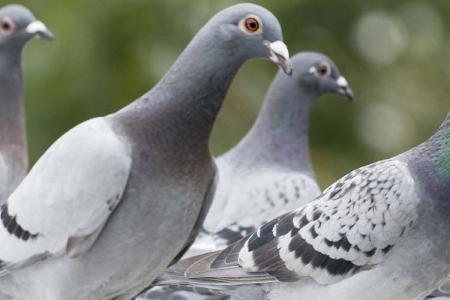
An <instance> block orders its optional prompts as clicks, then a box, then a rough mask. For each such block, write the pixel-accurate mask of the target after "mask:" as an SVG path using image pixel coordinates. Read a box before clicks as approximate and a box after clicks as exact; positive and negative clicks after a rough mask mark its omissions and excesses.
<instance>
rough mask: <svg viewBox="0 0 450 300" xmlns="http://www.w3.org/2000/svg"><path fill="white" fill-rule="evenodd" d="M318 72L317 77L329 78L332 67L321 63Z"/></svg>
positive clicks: (317, 68)
mask: <svg viewBox="0 0 450 300" xmlns="http://www.w3.org/2000/svg"><path fill="white" fill-rule="evenodd" d="M316 71H317V75H319V76H322V77H325V76H329V75H330V73H331V68H330V65H328V64H327V63H320V64H319V65H318V66H317V67H316Z"/></svg>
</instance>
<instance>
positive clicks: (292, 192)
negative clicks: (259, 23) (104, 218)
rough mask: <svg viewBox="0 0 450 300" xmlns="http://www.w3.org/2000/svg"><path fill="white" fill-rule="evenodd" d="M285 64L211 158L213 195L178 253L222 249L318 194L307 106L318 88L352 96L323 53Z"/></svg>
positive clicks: (155, 293) (156, 293) (153, 293)
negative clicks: (245, 126) (255, 108)
mask: <svg viewBox="0 0 450 300" xmlns="http://www.w3.org/2000/svg"><path fill="white" fill-rule="evenodd" d="M291 62H292V66H293V74H292V76H288V75H286V74H285V73H284V72H282V71H280V72H278V74H277V75H276V77H275V79H274V81H273V83H272V85H271V87H270V89H269V91H268V94H267V97H266V99H265V101H264V105H263V108H262V110H261V112H260V114H259V116H258V118H257V120H256V122H255V124H254V126H253V127H252V128H251V130H250V131H249V133H248V134H247V135H246V137H244V138H243V139H242V141H241V142H240V143H239V144H238V145H237V146H236V147H234V148H233V149H231V150H230V151H229V152H227V153H226V154H224V155H222V156H220V157H219V158H217V160H216V164H217V167H218V174H219V176H218V178H219V180H218V183H217V187H216V194H215V195H214V199H213V203H212V205H211V208H210V211H209V213H208V215H207V217H206V219H205V222H204V224H203V226H202V228H201V230H200V233H199V236H198V237H197V239H196V241H195V242H194V244H193V245H192V247H191V248H190V249H189V251H188V252H187V253H186V254H185V257H189V256H193V255H195V254H200V253H203V252H206V251H214V250H218V249H223V248H225V247H227V246H229V245H230V244H231V243H234V242H236V241H238V240H239V239H241V238H243V237H245V236H246V235H247V234H248V233H250V232H252V231H253V230H255V229H256V228H257V227H259V226H260V225H262V224H263V223H264V222H267V221H270V220H271V219H272V218H273V217H274V216H277V215H280V214H282V213H285V212H288V211H291V210H293V209H295V208H296V207H298V206H299V205H303V204H306V203H308V202H309V201H311V200H313V199H314V198H315V197H316V196H318V195H319V194H320V192H321V191H320V188H319V185H318V184H317V182H316V179H315V176H314V171H313V168H312V164H311V160H310V155H309V141H308V128H309V117H310V111H311V108H312V105H313V104H314V102H315V101H316V100H317V99H318V98H319V97H320V96H321V95H323V94H326V93H337V94H340V95H343V96H345V97H346V98H347V99H349V100H352V99H353V92H352V90H351V88H350V87H349V85H348V83H347V80H346V79H345V77H343V76H341V74H340V72H339V70H338V69H337V67H336V65H335V64H334V62H333V61H331V60H330V59H329V58H328V57H326V56H325V55H323V54H320V53H314V52H301V53H298V54H297V55H295V56H293V57H292V58H291ZM174 288H175V287H174ZM174 288H172V289H171V288H170V287H155V288H153V289H152V290H150V291H149V292H148V293H147V294H146V295H145V296H143V297H142V298H143V299H166V298H165V297H164V296H163V295H164V294H168V295H171V294H172V292H173V289H174ZM171 290H172V291H171ZM175 291H176V289H175ZM183 294H184V295H186V293H185V292H183ZM166 297H168V296H166ZM170 297H173V295H171V296H170ZM181 297H182V296H181V295H179V298H180V299H181ZM185 297H186V296H185ZM191 297H192V299H195V298H196V297H195V296H193V295H191ZM188 299H191V298H188Z"/></svg>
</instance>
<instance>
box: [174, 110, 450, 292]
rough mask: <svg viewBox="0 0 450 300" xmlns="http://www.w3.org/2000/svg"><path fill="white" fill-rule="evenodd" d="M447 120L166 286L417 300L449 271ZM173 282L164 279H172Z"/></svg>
mask: <svg viewBox="0 0 450 300" xmlns="http://www.w3.org/2000/svg"><path fill="white" fill-rule="evenodd" d="M449 199H450V113H449V114H448V115H447V118H446V120H445V121H444V123H443V124H442V125H441V127H440V128H439V129H438V130H437V132H436V133H435V134H434V135H433V136H432V137H431V138H430V139H428V140H427V141H426V142H424V143H422V144H421V145H419V146H417V147H415V148H413V149H411V150H409V151H407V152H404V153H402V154H400V155H398V156H395V157H393V158H391V159H387V160H383V161H379V162H376V163H373V164H371V165H368V166H365V167H361V168H359V169H356V170H354V171H352V172H351V173H349V174H347V175H346V176H344V177H343V178H341V179H340V180H338V181H337V182H336V183H334V184H333V185H331V186H330V187H329V188H328V189H326V190H325V191H324V192H323V194H321V195H320V196H319V197H317V198H316V199H315V200H313V201H311V202H309V203H308V204H306V205H304V206H301V207H300V208H298V209H296V210H294V211H292V212H289V213H286V214H284V215H281V216H280V217H278V218H276V219H273V220H272V221H270V222H268V223H266V224H264V225H263V226H261V227H259V228H258V229H257V230H256V231H255V232H254V233H252V234H250V235H249V236H247V237H246V238H244V239H242V240H240V241H239V242H237V243H235V244H233V245H231V246H230V247H228V248H226V249H225V250H223V251H216V252H211V253H206V254H203V255H200V256H198V257H194V258H190V259H187V260H185V261H180V262H179V263H178V264H177V265H176V266H175V267H174V268H172V269H171V270H170V273H169V275H170V276H171V279H170V280H167V282H169V283H173V281H178V282H180V281H181V282H183V281H185V282H188V283H189V282H193V283H196V284H200V285H206V286H208V285H209V286H221V285H242V284H244V285H245V284H256V283H258V284H262V285H263V286H265V287H266V288H267V290H268V291H267V295H266V296H267V299H271V300H294V299H295V300H298V299H308V300H318V299H339V300H350V299H365V300H379V299H383V300H394V299H395V300H414V299H415V300H422V299H423V298H424V297H426V296H427V295H428V294H430V293H431V292H432V291H433V290H434V289H435V288H436V287H437V286H438V284H439V283H440V282H441V280H442V278H445V277H446V276H447V275H448V274H449V273H450V252H449V251H446V249H449V247H450V218H449V215H450V202H449ZM171 281H172V282H171Z"/></svg>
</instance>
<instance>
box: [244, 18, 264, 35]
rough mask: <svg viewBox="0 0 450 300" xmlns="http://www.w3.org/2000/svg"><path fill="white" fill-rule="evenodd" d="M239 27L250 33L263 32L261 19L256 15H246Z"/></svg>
mask: <svg viewBox="0 0 450 300" xmlns="http://www.w3.org/2000/svg"><path fill="white" fill-rule="evenodd" d="M239 27H240V28H241V30H242V31H244V32H245V33H249V34H258V33H261V32H262V22H261V19H260V18H259V17H257V16H255V15H250V16H247V17H245V18H244V19H243V20H242V21H241V22H240V23H239Z"/></svg>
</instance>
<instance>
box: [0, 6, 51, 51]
mask: <svg viewBox="0 0 450 300" xmlns="http://www.w3.org/2000/svg"><path fill="white" fill-rule="evenodd" d="M34 37H38V38H43V39H46V40H52V39H53V34H52V33H51V32H50V31H49V30H48V29H47V27H46V26H45V25H44V23H42V22H41V21H38V20H36V18H35V17H34V16H33V14H32V13H31V12H30V11H29V10H28V9H27V8H25V7H23V6H21V5H7V6H4V7H2V8H1V9H0V47H5V46H10V47H12V48H21V47H23V46H24V45H25V43H26V42H27V41H29V40H30V39H32V38H34Z"/></svg>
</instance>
